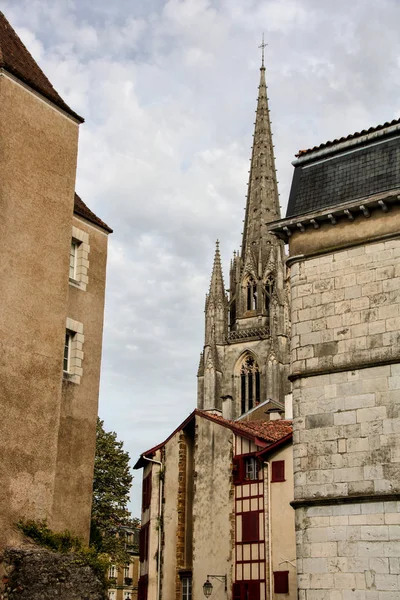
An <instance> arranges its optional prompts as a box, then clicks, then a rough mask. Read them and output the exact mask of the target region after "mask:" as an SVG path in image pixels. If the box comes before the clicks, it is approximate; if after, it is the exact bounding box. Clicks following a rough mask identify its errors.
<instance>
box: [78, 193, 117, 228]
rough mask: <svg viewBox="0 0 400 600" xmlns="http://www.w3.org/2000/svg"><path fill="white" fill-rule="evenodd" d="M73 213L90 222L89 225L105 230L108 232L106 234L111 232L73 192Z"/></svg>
mask: <svg viewBox="0 0 400 600" xmlns="http://www.w3.org/2000/svg"><path fill="white" fill-rule="evenodd" d="M74 213H75V214H76V215H79V216H80V217H83V218H84V219H86V220H87V221H90V222H91V223H94V224H95V225H98V226H99V227H101V228H102V229H105V230H106V231H108V233H112V232H113V230H112V229H111V228H110V227H109V226H108V225H107V224H106V223H104V221H102V220H101V219H100V218H99V217H98V216H97V215H95V214H94V212H92V211H91V210H90V208H88V207H87V206H86V204H85V203H84V202H83V200H82V199H81V198H80V197H79V196H78V194H77V193H76V192H75V202H74Z"/></svg>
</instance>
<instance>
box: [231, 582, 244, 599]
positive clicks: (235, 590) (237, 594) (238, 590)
mask: <svg viewBox="0 0 400 600" xmlns="http://www.w3.org/2000/svg"><path fill="white" fill-rule="evenodd" d="M232 600H243V598H242V584H241V583H234V584H233V586H232Z"/></svg>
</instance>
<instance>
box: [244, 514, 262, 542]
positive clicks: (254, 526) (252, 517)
mask: <svg viewBox="0 0 400 600" xmlns="http://www.w3.org/2000/svg"><path fill="white" fill-rule="evenodd" d="M258 514H259V513H258V512H257V511H255V510H254V511H251V512H245V513H243V514H242V542H258V541H259V539H260V519H259V516H258Z"/></svg>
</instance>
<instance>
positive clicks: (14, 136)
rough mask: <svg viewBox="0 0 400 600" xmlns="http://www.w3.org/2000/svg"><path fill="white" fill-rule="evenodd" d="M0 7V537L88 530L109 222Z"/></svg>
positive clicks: (71, 130) (60, 105)
mask: <svg viewBox="0 0 400 600" xmlns="http://www.w3.org/2000/svg"><path fill="white" fill-rule="evenodd" d="M82 121H83V119H82V118H81V117H79V116H78V115H77V114H76V113H75V112H74V111H72V110H71V109H70V108H69V107H68V106H67V105H66V104H65V102H64V101H63V100H62V98H61V97H60V96H59V95H58V94H57V92H56V91H55V90H54V88H53V87H52V85H51V83H50V82H49V81H48V79H47V78H46V76H45V75H44V73H43V72H42V71H41V70H40V68H39V67H38V65H37V64H36V62H35V61H34V59H33V58H32V57H31V55H30V54H29V52H28V50H27V49H26V48H25V46H24V45H23V44H22V42H21V40H20V39H19V38H18V37H17V35H16V34H15V32H14V31H13V29H12V28H11V26H10V24H9V23H8V22H7V20H6V19H5V17H4V15H3V14H2V13H0V127H1V135H0V179H1V188H0V205H1V209H2V211H1V212H2V218H1V221H0V237H1V240H2V244H1V250H0V253H1V255H2V256H1V261H0V262H1V268H0V288H1V291H2V293H1V310H0V390H1V391H0V408H1V419H0V481H1V491H0V547H3V546H4V545H5V544H6V543H10V542H14V541H16V540H15V536H16V533H15V531H14V529H13V525H14V523H15V522H16V521H18V520H19V519H21V518H24V519H35V520H38V519H47V521H48V523H49V525H50V526H51V527H52V528H54V529H56V530H60V529H69V530H70V531H72V532H73V533H75V534H77V535H80V536H82V537H83V538H84V539H87V538H88V534H89V522H90V510H91V495H92V476H93V464H94V450H95V432H96V417H97V401H98V388H99V375H100V359H101V346H102V328H103V309H104V291H105V273H106V257H107V238H108V234H109V233H110V231H111V230H110V228H109V227H108V226H107V225H106V224H105V223H103V222H102V221H101V220H100V219H99V218H98V217H97V216H96V215H94V214H93V213H92V212H91V211H90V210H89V209H88V208H87V206H86V205H85V204H84V203H83V202H82V200H81V199H80V198H79V197H78V196H77V195H76V194H75V176H76V161H77V149H78V130H79V124H80V123H81V122H82Z"/></svg>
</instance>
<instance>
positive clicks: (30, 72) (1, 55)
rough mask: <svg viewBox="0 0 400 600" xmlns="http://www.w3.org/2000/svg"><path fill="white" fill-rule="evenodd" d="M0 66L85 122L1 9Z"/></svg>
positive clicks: (81, 121)
mask: <svg viewBox="0 0 400 600" xmlns="http://www.w3.org/2000/svg"><path fill="white" fill-rule="evenodd" d="M0 68H3V69H5V70H6V71H8V72H9V73H11V74H12V75H14V77H16V78H17V79H19V80H21V81H22V82H23V83H25V84H26V85H28V86H29V87H30V88H32V89H33V90H35V91H36V92H39V93H40V94H42V95H43V96H44V97H45V98H47V99H48V100H50V101H51V102H53V104H55V105H56V106H58V107H59V108H61V109H62V110H64V111H65V112H66V113H68V114H69V115H71V116H73V117H74V118H75V119H77V120H78V121H79V122H80V123H83V121H84V119H83V118H82V117H80V116H79V115H78V114H77V113H76V112H74V111H73V110H72V109H71V108H70V107H69V106H68V105H67V104H66V103H65V102H64V100H63V99H62V98H61V96H60V95H59V94H58V93H57V92H56V90H55V89H54V87H53V86H52V84H51V83H50V81H49V80H48V79H47V77H46V75H45V74H44V73H43V71H42V70H41V68H40V67H39V65H38V64H37V62H36V61H35V59H34V58H33V57H32V55H31V54H30V52H29V51H28V49H27V48H26V47H25V46H24V44H23V43H22V41H21V39H20V38H19V37H18V35H17V34H16V33H15V31H14V29H13V28H12V27H11V25H10V23H9V22H8V21H7V19H6V18H5V16H4V14H3V13H2V12H1V11H0Z"/></svg>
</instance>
